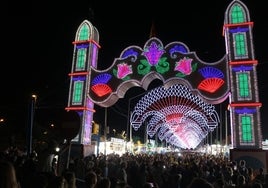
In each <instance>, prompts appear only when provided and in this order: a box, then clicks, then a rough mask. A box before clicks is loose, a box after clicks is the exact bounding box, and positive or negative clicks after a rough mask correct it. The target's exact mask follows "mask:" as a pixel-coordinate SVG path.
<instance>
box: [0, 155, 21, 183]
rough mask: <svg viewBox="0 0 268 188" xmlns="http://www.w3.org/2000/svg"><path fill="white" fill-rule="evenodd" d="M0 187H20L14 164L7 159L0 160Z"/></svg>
mask: <svg viewBox="0 0 268 188" xmlns="http://www.w3.org/2000/svg"><path fill="white" fill-rule="evenodd" d="M0 187H1V188H20V184H19V182H18V180H17V175H16V170H15V167H14V165H13V164H12V163H11V162H9V161H4V160H1V161H0Z"/></svg>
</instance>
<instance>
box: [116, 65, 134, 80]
mask: <svg viewBox="0 0 268 188" xmlns="http://www.w3.org/2000/svg"><path fill="white" fill-rule="evenodd" d="M117 69H118V71H117V78H119V79H123V78H125V77H126V76H127V75H129V74H132V73H133V72H132V66H131V65H127V64H126V63H121V64H118V65H117Z"/></svg>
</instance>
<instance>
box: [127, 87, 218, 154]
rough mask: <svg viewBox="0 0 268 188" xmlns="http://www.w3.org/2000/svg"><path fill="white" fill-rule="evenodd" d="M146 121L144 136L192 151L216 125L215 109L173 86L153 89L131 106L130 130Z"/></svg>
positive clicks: (136, 128)
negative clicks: (145, 133)
mask: <svg viewBox="0 0 268 188" xmlns="http://www.w3.org/2000/svg"><path fill="white" fill-rule="evenodd" d="M145 122H148V124H147V125H145V126H147V129H146V130H147V134H148V135H149V136H150V137H153V136H154V135H155V134H157V136H158V138H159V139H160V140H161V141H162V140H165V141H166V142H167V143H170V144H172V145H174V146H176V147H180V148H184V149H187V148H193V149H194V148H196V147H197V146H198V145H199V144H200V142H201V141H202V140H203V139H204V138H205V137H206V136H207V135H208V133H209V132H210V131H213V130H214V128H215V127H216V126H217V125H218V123H219V116H218V114H217V111H216V110H215V106H213V105H211V104H208V103H205V102H204V101H203V100H202V99H201V98H200V97H198V96H197V95H194V94H193V93H192V92H191V91H190V89H189V88H187V87H186V86H184V85H182V84H176V85H173V86H171V87H169V88H165V87H164V86H162V87H158V88H155V89H153V90H151V91H150V92H149V93H147V94H146V95H145V96H144V97H142V99H141V100H140V101H139V102H138V104H137V105H136V106H135V108H134V111H133V113H132V115H131V118H130V124H131V125H132V126H133V128H134V130H138V129H139V128H140V126H141V125H143V124H144V123H145Z"/></svg>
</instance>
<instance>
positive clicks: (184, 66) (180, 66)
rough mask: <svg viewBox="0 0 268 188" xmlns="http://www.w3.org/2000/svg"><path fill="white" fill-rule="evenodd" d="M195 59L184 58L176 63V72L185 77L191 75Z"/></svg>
mask: <svg viewBox="0 0 268 188" xmlns="http://www.w3.org/2000/svg"><path fill="white" fill-rule="evenodd" d="M192 61H193V59H190V58H185V57H184V58H183V59H181V60H180V61H178V62H176V66H175V68H174V70H175V71H180V72H181V73H183V74H185V75H189V74H191V73H192V65H191V63H192Z"/></svg>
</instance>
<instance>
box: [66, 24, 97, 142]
mask: <svg viewBox="0 0 268 188" xmlns="http://www.w3.org/2000/svg"><path fill="white" fill-rule="evenodd" d="M98 42H99V33H98V30H97V29H96V28H95V27H94V26H93V25H92V24H91V23H90V22H89V21H87V20H84V21H83V22H82V23H81V24H80V26H79V27H78V29H77V32H76V36H75V41H74V42H73V45H74V51H73V61H72V70H71V73H70V74H69V76H70V87H69V98H68V106H67V107H66V108H65V109H66V110H67V111H69V110H74V111H76V112H77V113H78V114H79V115H80V120H81V121H80V122H81V125H80V131H79V134H78V135H77V137H76V138H74V139H73V140H72V142H77V143H79V144H90V143H91V133H92V120H93V113H94V103H93V102H92V101H91V100H90V99H89V98H88V96H87V94H88V90H89V83H90V73H91V67H94V68H96V67H97V57H98V50H99V48H100V46H99V44H98Z"/></svg>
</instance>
